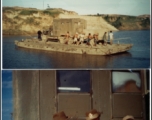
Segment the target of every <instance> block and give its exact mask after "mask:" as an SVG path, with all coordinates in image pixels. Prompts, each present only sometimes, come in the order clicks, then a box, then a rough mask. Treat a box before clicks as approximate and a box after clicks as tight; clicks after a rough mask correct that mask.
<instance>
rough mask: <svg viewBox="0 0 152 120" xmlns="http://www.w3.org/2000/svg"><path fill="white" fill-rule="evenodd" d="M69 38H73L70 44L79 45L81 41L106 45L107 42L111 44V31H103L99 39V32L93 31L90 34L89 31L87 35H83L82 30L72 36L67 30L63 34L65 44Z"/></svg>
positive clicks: (88, 43)
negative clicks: (93, 32)
mask: <svg viewBox="0 0 152 120" xmlns="http://www.w3.org/2000/svg"><path fill="white" fill-rule="evenodd" d="M70 38H72V39H73V43H72V44H77V45H80V44H82V43H85V44H87V45H94V46H96V45H97V44H100V43H101V44H102V45H107V44H111V45H112V44H113V33H112V31H110V32H109V34H108V33H107V32H105V33H104V35H103V37H102V39H99V34H98V33H95V34H93V35H92V34H91V33H89V34H88V35H87V36H86V35H85V33H84V32H81V33H77V32H76V33H75V35H74V36H70V34H69V31H68V32H67V34H66V35H65V38H64V40H65V44H68V42H69V40H70ZM108 38H110V42H108Z"/></svg>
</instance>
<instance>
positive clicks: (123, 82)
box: [112, 71, 141, 93]
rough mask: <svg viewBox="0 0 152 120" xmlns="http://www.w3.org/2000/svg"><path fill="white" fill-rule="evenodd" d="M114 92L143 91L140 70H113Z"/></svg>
mask: <svg viewBox="0 0 152 120" xmlns="http://www.w3.org/2000/svg"><path fill="white" fill-rule="evenodd" d="M112 90H113V92H117V93H119V92H141V79H140V73H139V72H116V71H114V72H112Z"/></svg>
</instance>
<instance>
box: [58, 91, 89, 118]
mask: <svg viewBox="0 0 152 120" xmlns="http://www.w3.org/2000/svg"><path fill="white" fill-rule="evenodd" d="M90 110H91V97H90V94H81V93H79V94H78V93H67V94H65V93H60V94H58V111H64V112H65V114H66V115H67V116H70V117H72V116H77V117H85V113H86V112H87V111H90Z"/></svg>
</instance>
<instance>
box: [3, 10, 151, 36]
mask: <svg viewBox="0 0 152 120" xmlns="http://www.w3.org/2000/svg"><path fill="white" fill-rule="evenodd" d="M2 13H3V15H2V30H3V35H21V34H24V35H26V34H36V33H37V31H38V30H39V29H41V30H42V29H44V28H48V27H50V26H51V25H52V22H53V19H54V18H82V19H85V20H86V21H87V29H86V33H88V32H92V31H93V32H98V33H100V35H102V34H103V33H104V32H105V31H110V30H113V31H116V30H142V29H150V16H149V15H142V16H137V17H136V16H125V15H99V14H97V15H93V16H89V15H86V16H80V15H78V14H77V13H76V12H74V11H67V10H64V9H62V8H49V9H45V10H39V9H36V8H23V7H3V12H2Z"/></svg>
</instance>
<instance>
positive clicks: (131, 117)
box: [122, 115, 134, 120]
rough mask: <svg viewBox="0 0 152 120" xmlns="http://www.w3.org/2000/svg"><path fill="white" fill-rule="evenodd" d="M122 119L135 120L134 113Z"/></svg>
mask: <svg viewBox="0 0 152 120" xmlns="http://www.w3.org/2000/svg"><path fill="white" fill-rule="evenodd" d="M122 120H134V117H133V116H132V115H126V116H125V117H124V118H123V119H122Z"/></svg>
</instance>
